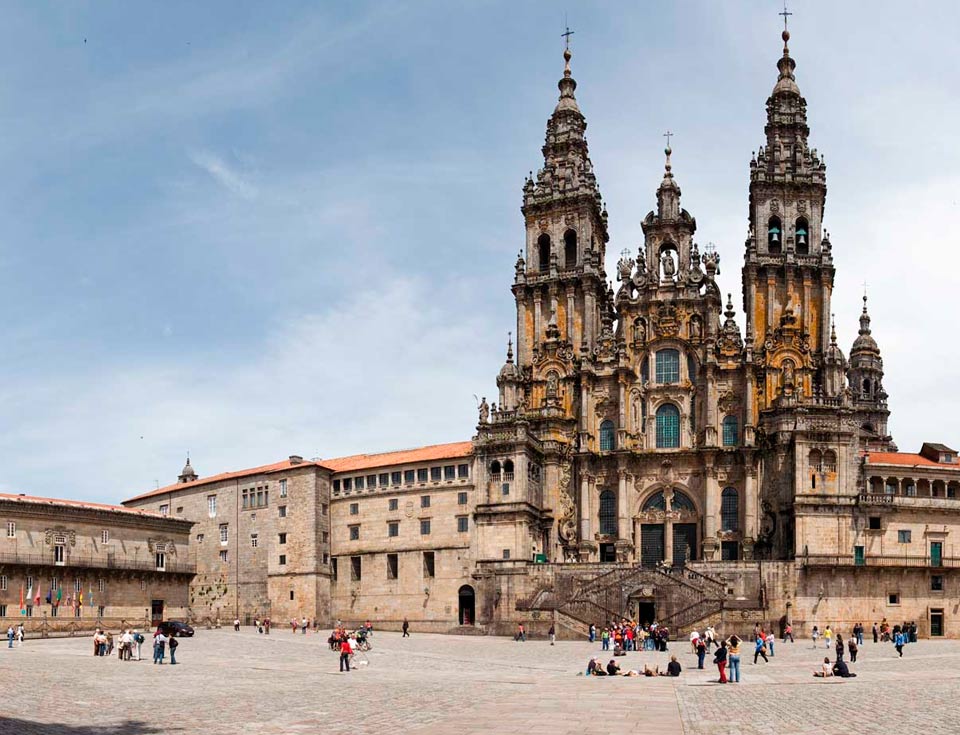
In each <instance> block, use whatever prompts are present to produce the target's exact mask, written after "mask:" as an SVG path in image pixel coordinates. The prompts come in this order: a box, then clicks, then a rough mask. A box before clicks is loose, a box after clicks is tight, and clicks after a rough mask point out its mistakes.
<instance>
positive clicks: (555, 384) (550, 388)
mask: <svg viewBox="0 0 960 735" xmlns="http://www.w3.org/2000/svg"><path fill="white" fill-rule="evenodd" d="M559 387H560V380H559V378H558V376H557V374H556V373H553V372H551V373H547V398H556V397H557V391H558V390H559Z"/></svg>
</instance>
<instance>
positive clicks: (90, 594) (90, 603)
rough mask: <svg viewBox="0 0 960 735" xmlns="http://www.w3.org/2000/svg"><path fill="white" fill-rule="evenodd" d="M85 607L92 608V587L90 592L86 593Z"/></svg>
mask: <svg viewBox="0 0 960 735" xmlns="http://www.w3.org/2000/svg"><path fill="white" fill-rule="evenodd" d="M87 605H89V606H90V607H93V587H91V588H90V591H89V592H88V593H87Z"/></svg>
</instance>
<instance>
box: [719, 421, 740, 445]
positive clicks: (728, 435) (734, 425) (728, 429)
mask: <svg viewBox="0 0 960 735" xmlns="http://www.w3.org/2000/svg"><path fill="white" fill-rule="evenodd" d="M739 442H740V426H739V422H738V421H737V417H736V416H725V417H724V419H723V446H725V447H735V446H737V444H738V443H739Z"/></svg>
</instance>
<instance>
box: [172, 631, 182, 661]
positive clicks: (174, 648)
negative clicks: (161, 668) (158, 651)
mask: <svg viewBox="0 0 960 735" xmlns="http://www.w3.org/2000/svg"><path fill="white" fill-rule="evenodd" d="M179 645H180V644H179V643H178V642H177V639H176V638H174V637H173V636H171V637H170V665H171V666H173V665H174V664H176V663H177V646H179Z"/></svg>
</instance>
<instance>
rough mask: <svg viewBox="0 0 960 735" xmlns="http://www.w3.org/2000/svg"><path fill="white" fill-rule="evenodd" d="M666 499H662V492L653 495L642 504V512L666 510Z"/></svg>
mask: <svg viewBox="0 0 960 735" xmlns="http://www.w3.org/2000/svg"><path fill="white" fill-rule="evenodd" d="M666 509H667V499H666V498H665V497H663V490H661V491H660V492H657V493H654V494H653V495H651V496H650V497H649V498H647V499H646V500H645V501H644V503H643V510H666Z"/></svg>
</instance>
